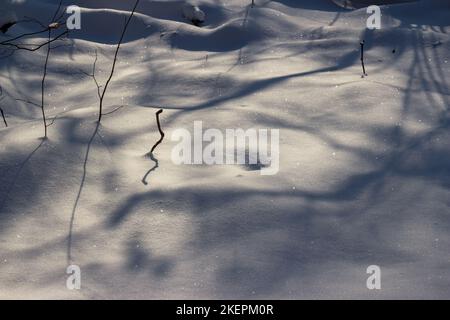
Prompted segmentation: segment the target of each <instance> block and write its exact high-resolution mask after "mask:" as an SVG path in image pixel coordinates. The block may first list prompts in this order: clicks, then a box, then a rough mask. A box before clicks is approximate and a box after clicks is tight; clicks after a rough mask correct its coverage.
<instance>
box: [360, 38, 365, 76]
mask: <svg viewBox="0 0 450 320" xmlns="http://www.w3.org/2000/svg"><path fill="white" fill-rule="evenodd" d="M359 44H360V45H361V65H362V69H363V77H364V76H367V73H366V67H365V66H364V40H363V41H361V42H360V43H359Z"/></svg>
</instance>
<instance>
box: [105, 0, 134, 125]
mask: <svg viewBox="0 0 450 320" xmlns="http://www.w3.org/2000/svg"><path fill="white" fill-rule="evenodd" d="M139 1H140V0H136V3H135V4H134V7H133V10H132V11H131V14H130V16H129V17H128V19H127V21H126V23H125V26H124V28H123V30H122V34H121V36H120V39H119V43H118V44H117V48H116V52H115V54H114V60H113V64H112V68H111V73H110V74H109V77H108V80H106V83H105V87H104V88H103V91H102V94H101V95H100V105H99V112H98V122H100V121H101V120H102V115H103V114H102V112H103V100H104V99H105V95H106V91H107V90H108V86H109V83H110V82H111V79H112V78H113V75H114V70H115V68H116V63H117V57H118V55H119V50H120V46H121V45H122V41H123V38H124V37H125V33H126V31H127V29H128V25H129V24H130V22H131V19H132V18H133V16H134V13H135V12H136V8H137V6H138V5H139Z"/></svg>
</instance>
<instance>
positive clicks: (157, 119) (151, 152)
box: [142, 109, 164, 185]
mask: <svg viewBox="0 0 450 320" xmlns="http://www.w3.org/2000/svg"><path fill="white" fill-rule="evenodd" d="M162 112H163V109H159V110H158V111H157V112H156V123H157V125H158V130H159V134H160V135H161V138H159V140H158V141H157V142H156V143H155V144H154V145H153V147H152V149H151V150H150V152H149V153H147V154H146V156H148V157H150V159H152V160H153V162H154V163H155V165H154V166H153V168H151V169H150V170H148V171H147V173H146V174H145V175H144V177H143V178H142V183H143V184H145V185H147V184H148V183H147V177H148V176H149V174H150V173H152V172H153V171H155V170H156V169H157V168H158V167H159V161H158V159H157V158H155V156H154V155H153V151H155V149H156V147H157V146H158V145H159V144H160V143H161V142H162V141H163V139H164V132H163V131H162V129H161V122H160V121H159V115H160V114H161V113H162Z"/></svg>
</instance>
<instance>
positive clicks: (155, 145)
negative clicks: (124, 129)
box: [149, 109, 164, 154]
mask: <svg viewBox="0 0 450 320" xmlns="http://www.w3.org/2000/svg"><path fill="white" fill-rule="evenodd" d="M162 112H163V109H159V110H158V111H157V112H156V123H157V124H158V130H159V133H160V134H161V138H159V140H158V141H157V142H156V143H155V144H154V145H153V147H152V149H151V150H150V153H149V154H153V151H155V149H156V147H157V146H158V145H159V144H160V143H161V142H162V141H163V140H164V132H163V131H162V129H161V122H160V121H159V115H160V114H161V113H162Z"/></svg>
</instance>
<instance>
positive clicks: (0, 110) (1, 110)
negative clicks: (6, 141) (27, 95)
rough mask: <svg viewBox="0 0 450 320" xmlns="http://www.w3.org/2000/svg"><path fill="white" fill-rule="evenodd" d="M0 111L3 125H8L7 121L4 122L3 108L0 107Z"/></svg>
mask: <svg viewBox="0 0 450 320" xmlns="http://www.w3.org/2000/svg"><path fill="white" fill-rule="evenodd" d="M0 113H1V114H2V118H3V122H5V126H6V127H7V126H8V122H6V118H5V114H4V113H3V109H2V108H0Z"/></svg>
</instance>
